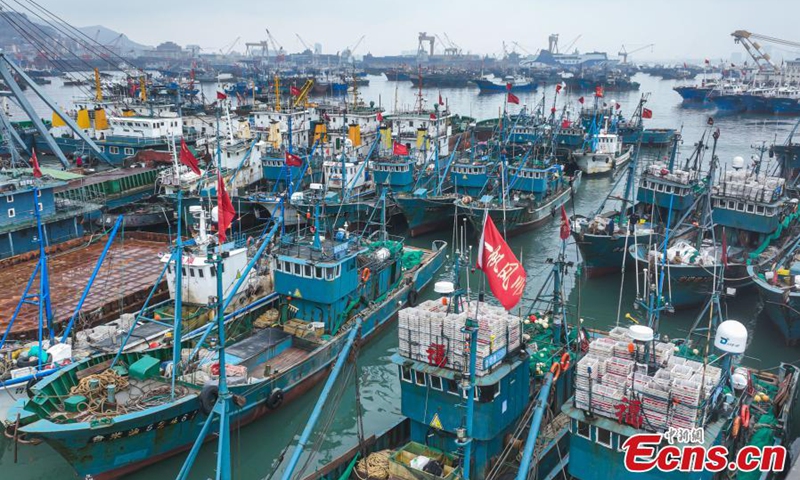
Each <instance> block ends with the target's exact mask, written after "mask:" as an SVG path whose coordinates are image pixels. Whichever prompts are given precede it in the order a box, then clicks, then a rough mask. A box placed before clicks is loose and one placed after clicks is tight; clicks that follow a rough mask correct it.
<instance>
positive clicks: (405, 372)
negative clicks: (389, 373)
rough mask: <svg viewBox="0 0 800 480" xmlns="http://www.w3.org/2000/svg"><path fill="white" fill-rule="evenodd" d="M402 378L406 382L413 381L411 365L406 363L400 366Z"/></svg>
mask: <svg viewBox="0 0 800 480" xmlns="http://www.w3.org/2000/svg"><path fill="white" fill-rule="evenodd" d="M400 379H401V380H403V381H404V382H408V383H411V367H407V366H405V365H401V366H400Z"/></svg>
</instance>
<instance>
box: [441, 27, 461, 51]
mask: <svg viewBox="0 0 800 480" xmlns="http://www.w3.org/2000/svg"><path fill="white" fill-rule="evenodd" d="M442 34H443V35H444V38H445V40H447V48H445V49H444V54H445V55H460V54H461V47H459V46H458V45H457V44H456V42H454V41H452V40H450V36H448V35H447V32H442ZM440 40H441V39H440Z"/></svg>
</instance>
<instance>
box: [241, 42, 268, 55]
mask: <svg viewBox="0 0 800 480" xmlns="http://www.w3.org/2000/svg"><path fill="white" fill-rule="evenodd" d="M244 47H245V49H246V50H245V55H246V56H248V57H263V58H267V57H269V43H267V42H266V41H265V40H262V41H260V42H247V43H245V44H244Z"/></svg>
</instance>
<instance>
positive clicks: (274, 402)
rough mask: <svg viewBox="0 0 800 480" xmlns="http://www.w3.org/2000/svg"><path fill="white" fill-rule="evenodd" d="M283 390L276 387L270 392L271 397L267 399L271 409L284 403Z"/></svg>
mask: <svg viewBox="0 0 800 480" xmlns="http://www.w3.org/2000/svg"><path fill="white" fill-rule="evenodd" d="M283 397H284V394H283V390H281V389H280V388H276V389H275V390H273V391H272V393H270V394H269V398H268V399H267V407H269V409H270V410H275V409H276V408H278V407H280V406H281V404H282V403H283Z"/></svg>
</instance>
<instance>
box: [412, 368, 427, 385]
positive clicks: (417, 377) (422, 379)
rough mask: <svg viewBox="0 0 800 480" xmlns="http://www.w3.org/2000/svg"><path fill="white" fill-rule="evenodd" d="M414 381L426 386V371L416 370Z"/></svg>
mask: <svg viewBox="0 0 800 480" xmlns="http://www.w3.org/2000/svg"><path fill="white" fill-rule="evenodd" d="M414 383H416V384H417V385H419V386H421V387H424V386H425V373H424V372H419V371H417V370H414Z"/></svg>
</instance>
